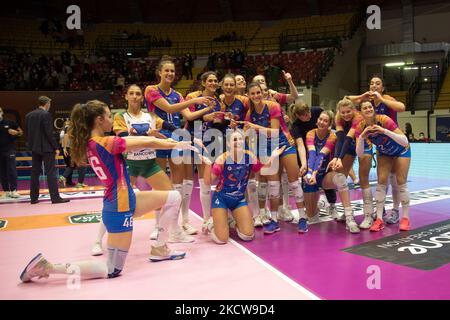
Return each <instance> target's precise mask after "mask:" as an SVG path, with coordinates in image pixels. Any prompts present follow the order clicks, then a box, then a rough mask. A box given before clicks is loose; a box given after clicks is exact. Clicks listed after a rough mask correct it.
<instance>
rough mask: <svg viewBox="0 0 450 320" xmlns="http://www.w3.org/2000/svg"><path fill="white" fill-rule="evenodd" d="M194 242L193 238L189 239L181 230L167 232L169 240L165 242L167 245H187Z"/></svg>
mask: <svg viewBox="0 0 450 320" xmlns="http://www.w3.org/2000/svg"><path fill="white" fill-rule="evenodd" d="M194 241H195V238H194V237H191V236H190V235H188V234H186V232H184V231H182V230H178V231H171V232H169V240H167V242H169V243H189V242H194Z"/></svg>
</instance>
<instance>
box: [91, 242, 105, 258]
mask: <svg viewBox="0 0 450 320" xmlns="http://www.w3.org/2000/svg"><path fill="white" fill-rule="evenodd" d="M102 254H103V248H102V244H101V243H100V242H96V243H95V244H94V246H93V247H92V250H91V255H92V256H101V255H102Z"/></svg>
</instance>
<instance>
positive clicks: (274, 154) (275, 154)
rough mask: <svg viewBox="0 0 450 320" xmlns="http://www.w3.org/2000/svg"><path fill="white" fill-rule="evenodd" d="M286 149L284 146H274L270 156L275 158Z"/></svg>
mask: <svg viewBox="0 0 450 320" xmlns="http://www.w3.org/2000/svg"><path fill="white" fill-rule="evenodd" d="M285 149H286V146H282V147H281V148H276V149H275V150H273V151H272V155H271V157H272V158H276V157H279V156H280V155H282V154H283V152H284V150H285Z"/></svg>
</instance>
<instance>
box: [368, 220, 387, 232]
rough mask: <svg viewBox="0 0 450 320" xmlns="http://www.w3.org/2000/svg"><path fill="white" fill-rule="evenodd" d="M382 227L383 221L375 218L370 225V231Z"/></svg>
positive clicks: (375, 230)
mask: <svg viewBox="0 0 450 320" xmlns="http://www.w3.org/2000/svg"><path fill="white" fill-rule="evenodd" d="M383 229H384V222H383V220H381V219H377V220H375V222H374V223H373V225H372V227H370V231H372V232H378V231H381V230H383Z"/></svg>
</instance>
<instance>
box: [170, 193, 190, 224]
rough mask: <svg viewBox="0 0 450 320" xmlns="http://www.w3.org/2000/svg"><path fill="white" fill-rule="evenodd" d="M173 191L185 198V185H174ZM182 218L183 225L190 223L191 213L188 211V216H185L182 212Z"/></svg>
mask: <svg viewBox="0 0 450 320" xmlns="http://www.w3.org/2000/svg"><path fill="white" fill-rule="evenodd" d="M173 190H175V191H177V192H178V193H179V194H180V196H181V197H182V198H183V185H182V184H174V185H173ZM178 215H179V214H178ZM181 216H182V223H187V222H189V211H188V214H187V215H186V216H185V215H183V211H181Z"/></svg>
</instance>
